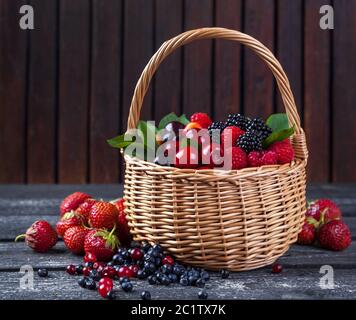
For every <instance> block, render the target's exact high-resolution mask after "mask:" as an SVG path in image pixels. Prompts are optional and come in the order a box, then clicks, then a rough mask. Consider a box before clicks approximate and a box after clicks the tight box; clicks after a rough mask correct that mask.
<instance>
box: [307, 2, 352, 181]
mask: <svg viewBox="0 0 356 320" xmlns="http://www.w3.org/2000/svg"><path fill="white" fill-rule="evenodd" d="M328 3H330V2H329V1H325V0H314V1H305V11H304V14H305V25H304V48H305V49H304V128H305V131H306V135H307V142H308V148H309V150H310V151H311V152H310V157H309V159H308V179H309V181H316V182H326V181H328V180H329V170H330V168H329V165H330V127H329V124H330V110H329V109H330V74H329V70H330V31H328V30H322V29H321V28H320V26H319V21H320V17H321V16H320V14H319V10H320V7H321V6H322V5H324V4H328ZM344 50H346V48H344Z"/></svg>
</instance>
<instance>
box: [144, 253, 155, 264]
mask: <svg viewBox="0 0 356 320" xmlns="http://www.w3.org/2000/svg"><path fill="white" fill-rule="evenodd" d="M143 259H144V260H145V262H148V263H156V258H155V257H154V256H151V255H150V254H148V253H146V254H145V255H144V256H143Z"/></svg>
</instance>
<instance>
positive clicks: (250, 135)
mask: <svg viewBox="0 0 356 320" xmlns="http://www.w3.org/2000/svg"><path fill="white" fill-rule="evenodd" d="M236 144H237V146H238V147H240V148H241V149H242V150H244V151H245V152H246V153H249V152H251V151H254V150H256V151H261V150H262V137H261V134H260V133H259V132H258V131H256V130H250V131H247V132H246V133H244V134H243V135H242V136H240V137H239V139H238V140H237V143H236Z"/></svg>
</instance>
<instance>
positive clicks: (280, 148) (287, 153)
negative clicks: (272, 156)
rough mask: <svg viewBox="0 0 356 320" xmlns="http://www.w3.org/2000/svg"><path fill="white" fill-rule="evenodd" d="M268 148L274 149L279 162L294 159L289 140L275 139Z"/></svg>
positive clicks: (282, 162)
mask: <svg viewBox="0 0 356 320" xmlns="http://www.w3.org/2000/svg"><path fill="white" fill-rule="evenodd" d="M268 150H269V151H274V152H275V153H276V154H277V157H278V163H279V164H285V163H289V162H291V161H293V159H294V150H293V146H292V145H291V143H290V142H289V140H284V141H277V142H275V143H273V144H272V145H271V146H270V147H269V148H268Z"/></svg>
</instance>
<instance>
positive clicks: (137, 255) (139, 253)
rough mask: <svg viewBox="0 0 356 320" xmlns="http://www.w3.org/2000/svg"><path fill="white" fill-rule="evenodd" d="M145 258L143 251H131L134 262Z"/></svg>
mask: <svg viewBox="0 0 356 320" xmlns="http://www.w3.org/2000/svg"><path fill="white" fill-rule="evenodd" d="M142 257H143V253H142V251H141V249H139V248H134V249H132V250H131V258H132V259H133V260H140V259H141V258H142Z"/></svg>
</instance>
